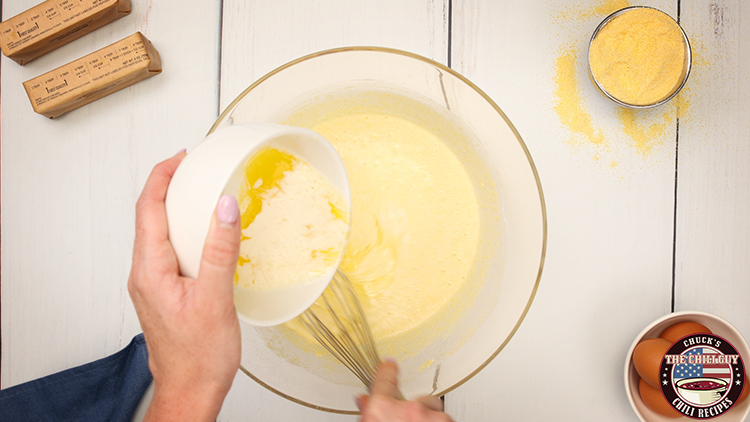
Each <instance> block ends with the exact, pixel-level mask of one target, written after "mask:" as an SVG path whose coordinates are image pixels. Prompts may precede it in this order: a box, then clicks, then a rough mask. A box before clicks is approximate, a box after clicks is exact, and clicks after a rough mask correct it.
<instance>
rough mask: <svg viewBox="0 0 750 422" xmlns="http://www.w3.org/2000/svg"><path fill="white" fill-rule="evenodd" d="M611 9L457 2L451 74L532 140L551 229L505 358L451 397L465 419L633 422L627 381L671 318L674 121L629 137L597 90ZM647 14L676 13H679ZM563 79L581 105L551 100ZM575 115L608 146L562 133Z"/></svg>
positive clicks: (662, 118) (657, 116)
mask: <svg viewBox="0 0 750 422" xmlns="http://www.w3.org/2000/svg"><path fill="white" fill-rule="evenodd" d="M608 3H611V2H604V1H586V2H581V3H580V4H577V5H574V4H573V3H571V2H566V1H546V2H515V1H505V2H497V1H492V0H466V1H454V2H453V7H454V10H453V25H452V28H453V33H452V39H453V40H454V44H453V45H452V51H453V58H452V63H453V67H454V68H455V69H456V70H457V71H458V72H460V73H462V74H464V75H465V76H467V77H468V78H469V79H471V80H472V81H473V82H475V83H476V84H477V85H479V86H480V87H481V88H482V89H484V90H485V91H486V92H487V93H488V94H489V95H490V96H491V97H492V98H493V99H494V100H495V102H497V104H498V105H499V106H500V107H501V108H502V109H503V110H504V111H505V113H507V115H508V117H509V118H510V120H511V121H512V122H513V123H514V124H515V126H516V128H517V129H518V131H519V132H520V134H521V136H522V137H523V138H524V140H525V142H526V144H527V146H528V148H529V150H530V152H531V155H532V157H533V159H534V161H535V163H536V166H537V169H538V171H539V175H540V178H541V182H542V187H543V189H544V195H545V200H546V204H547V218H548V225H549V239H548V240H549V242H548V246H547V259H546V262H545V267H544V273H543V275H542V279H541V283H540V286H539V290H538V292H537V296H536V299H535V300H534V303H533V304H532V307H531V310H530V312H529V314H528V315H527V317H526V320H525V321H524V322H523V324H522V325H521V327H520V329H519V331H518V332H517V333H516V335H515V336H514V338H513V339H512V340H511V341H510V343H509V344H508V346H507V347H506V348H505V349H504V350H503V351H502V352H501V353H500V354H499V355H498V357H497V358H496V359H495V360H494V361H493V362H492V363H491V364H490V365H488V366H487V367H486V368H485V369H483V370H482V371H481V372H480V373H479V374H478V375H477V376H475V377H474V378H473V379H471V380H470V381H468V382H467V383H466V384H464V385H463V386H461V387H459V388H458V389H457V390H455V391H454V392H451V393H450V394H449V395H448V397H447V400H446V404H447V411H448V412H449V413H450V414H451V415H452V416H453V417H454V418H455V419H456V420H467V421H470V420H471V421H490V420H498V419H502V420H524V421H552V420H555V421H562V420H565V421H582V420H604V419H606V420H608V421H632V420H635V419H636V418H635V415H634V414H633V412H632V410H631V409H630V405H629V403H628V401H627V398H626V396H625V391H624V387H623V377H622V371H623V366H624V359H625V354H626V352H627V350H628V348H629V346H630V344H631V342H632V341H633V339H634V337H635V336H636V335H637V334H638V332H639V331H640V330H641V329H642V328H643V327H644V326H645V325H647V324H648V323H649V322H650V321H652V320H653V319H655V318H657V317H659V316H661V315H663V314H666V313H668V312H669V311H670V306H671V303H670V301H671V278H672V275H671V262H672V225H673V210H674V180H675V177H674V171H675V116H676V115H675V114H674V109H673V108H674V106H673V105H672V106H670V107H672V109H670V108H665V109H662V110H658V111H655V112H646V113H637V115H635V123H632V124H625V123H623V121H622V119H621V117H620V114H618V107H615V106H614V105H613V104H612V103H610V102H609V101H608V100H607V99H605V98H604V97H603V96H601V95H600V94H599V93H598V92H596V90H595V88H594V87H593V84H591V82H590V81H589V79H588V75H587V70H586V54H585V51H586V46H587V42H588V40H589V38H590V37H591V34H592V32H593V30H594V29H595V28H596V26H597V25H598V24H599V22H600V21H601V20H602V19H603V18H604V17H605V16H606V15H607V14H608V13H609V12H611V11H613V10H608V9H607V7H606V6H607V4H608ZM647 3H648V4H650V5H653V6H656V7H659V8H661V9H663V10H665V11H666V12H667V13H670V14H672V15H674V14H675V13H676V10H675V6H676V4H675V2H671V1H651V2H647ZM566 57H570V58H574V59H575V70H574V72H570V74H566V73H565V72H561V68H564V67H565V65H566V63H567V62H565V61H564V60H561V58H562V59H565V58H566ZM556 78H560V80H559V83H563V84H565V85H566V86H571V85H570V84H574V86H576V87H577V89H578V94H577V95H576V96H577V97H579V98H577V101H573V102H572V103H571V101H569V100H570V98H568V99H567V100H566V99H565V98H561V96H560V95H558V94H556V93H557V92H558V89H559V86H558V82H556ZM566 96H567V97H569V96H570V95H563V96H562V97H566ZM576 104H577V105H579V106H580V107H581V110H580V113H577V114H580V115H579V116H577V117H580V118H583V117H586V116H588V117H589V118H590V122H591V125H592V126H593V128H594V129H595V130H596V131H598V132H599V133H600V134H601V139H598V140H597V141H596V142H594V140H595V139H594V137H592V136H588V135H585V134H583V133H581V132H577V131H576V130H572V129H571V126H572V127H573V128H575V127H577V126H576V125H575V124H571V125H565V124H564V123H563V121H562V119H561V117H560V115H561V113H562V114H564V113H566V112H567V111H569V110H565V108H569V107H570V106H572V105H576ZM670 113H671V114H670ZM651 125H657V126H658V127H660V128H661V131H657V132H655V133H654V134H652V135H653V136H650V137H648V139H646V140H647V142H646V143H643V142H642V143H640V144H639V143H638V142H636V139H635V138H634V137H633V136H631V135H629V133H636V135H637V134H640V133H642V132H643V130H642V129H643V128H647V127H649V126H651ZM636 126H637V127H636ZM628 130H631V132H628ZM641 141H644V139H641ZM603 415H606V416H603Z"/></svg>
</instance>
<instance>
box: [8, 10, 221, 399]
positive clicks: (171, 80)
mask: <svg viewBox="0 0 750 422" xmlns="http://www.w3.org/2000/svg"><path fill="white" fill-rule="evenodd" d="M38 2H39V1H38V0H17V1H13V2H4V3H3V16H5V17H9V16H13V15H15V14H17V13H19V12H21V11H23V10H26V9H27V8H29V7H31V6H33V5H35V4H36V3H38ZM132 10H133V12H132V14H131V15H129V16H126V17H124V18H122V19H120V20H118V21H117V22H114V23H112V24H110V25H108V26H106V27H104V28H102V29H99V30H98V31H96V32H94V33H92V34H89V35H86V36H85V37H83V38H81V39H79V40H77V41H74V42H73V43H71V44H68V45H66V46H64V47H62V48H60V49H58V50H56V51H54V52H52V53H50V54H48V55H46V56H44V57H42V58H40V59H37V60H36V61H34V62H32V63H30V64H28V65H27V66H24V67H20V66H18V65H17V64H16V63H15V62H12V61H10V60H8V59H7V58H5V57H3V58H2V177H1V180H2V217H3V218H2V345H3V353H2V387H9V386H12V385H15V384H18V383H21V382H24V381H28V380H30V379H34V378H38V377H40V376H44V375H47V374H50V373H53V372H56V371H59V370H62V369H66V368H68V367H72V366H76V365H79V364H83V363H86V362H89V361H92V360H94V359H98V358H101V357H104V356H105V355H108V354H111V353H113V352H115V351H117V350H119V349H121V348H122V347H124V346H125V345H126V344H128V343H129V341H130V339H131V338H132V337H133V336H134V335H135V334H137V333H138V332H139V331H140V327H139V324H138V321H137V318H136V316H135V312H134V310H133V307H132V304H131V301H130V298H129V297H128V293H127V288H126V283H127V277H128V273H129V270H130V261H131V256H132V242H133V233H134V206H135V201H136V199H137V196H138V195H139V194H140V191H141V188H142V186H143V184H144V182H145V180H146V177H147V176H148V174H149V173H150V171H151V168H152V167H153V166H154V165H155V164H156V163H157V162H159V161H161V160H162V159H165V158H167V157H169V156H171V155H172V154H174V153H175V152H177V151H178V150H179V149H180V148H182V147H191V146H192V145H194V144H195V143H196V142H197V141H199V140H200V139H202V138H203V136H204V135H205V133H206V131H207V130H208V128H209V127H210V126H211V124H212V123H213V121H214V119H215V118H216V115H217V108H218V54H219V52H218V37H219V31H218V28H219V21H220V5H219V4H218V3H216V2H192V4H191V5H190V6H186V5H185V4H183V3H180V2H177V1H161V2H159V1H149V0H133V1H132ZM135 31H141V32H142V33H143V34H144V35H146V37H148V38H149V39H150V40H151V41H152V42H153V43H154V46H155V47H156V49H157V50H158V51H159V52H160V54H161V58H162V65H163V73H162V74H161V75H158V76H155V77H153V78H150V79H148V80H146V81H144V82H141V83H138V84H136V85H134V86H132V87H130V88H127V89H125V90H123V91H120V92H118V93H115V94H113V95H111V96H109V97H106V98H104V99H101V100H99V101H97V102H96V103H94V104H91V105H88V106H86V107H84V108H81V109H78V110H76V111H73V112H71V113H69V114H67V115H64V116H62V117H60V118H59V119H56V120H48V119H46V118H44V117H42V116H39V115H37V114H35V113H34V112H33V111H32V109H31V106H30V104H29V101H28V98H27V97H26V94H25V92H24V90H23V87H22V85H21V82H22V81H25V80H27V79H30V78H32V77H35V76H37V75H39V74H42V73H45V72H47V71H49V70H52V69H54V68H55V67H57V66H60V65H62V64H64V63H67V62H69V61H72V60H74V59H77V58H78V57H81V56H84V55H85V54H88V53H90V52H93V51H95V50H97V49H99V48H101V47H104V46H106V45H108V44H111V43H113V42H115V41H117V40H119V39H122V38H124V37H126V36H128V35H130V34H132V33H134V32H135Z"/></svg>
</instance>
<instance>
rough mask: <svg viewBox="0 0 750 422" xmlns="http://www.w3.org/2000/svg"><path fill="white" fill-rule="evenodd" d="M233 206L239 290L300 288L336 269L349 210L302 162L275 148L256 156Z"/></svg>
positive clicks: (344, 239)
mask: <svg viewBox="0 0 750 422" xmlns="http://www.w3.org/2000/svg"><path fill="white" fill-rule="evenodd" d="M237 202H238V203H239V206H240V212H241V221H242V222H241V227H242V241H241V243H240V256H239V260H238V263H237V271H236V273H235V284H237V285H238V286H241V287H245V288H249V289H254V290H269V289H278V288H280V287H284V286H287V285H294V284H304V283H306V282H309V281H312V280H314V279H316V277H318V276H320V275H322V274H324V273H326V272H327V271H329V270H330V269H331V266H332V265H335V264H336V262H337V260H338V257H339V255H340V253H341V249H342V247H343V246H344V245H345V242H346V235H347V232H348V229H349V228H348V224H347V221H348V216H347V215H346V212H345V211H344V210H345V209H347V208H346V207H345V202H344V199H343V197H342V195H341V192H339V191H338V190H337V189H336V187H334V186H333V185H332V184H331V182H330V181H328V180H327V179H326V178H325V176H323V175H322V174H321V173H320V172H318V171H317V170H316V169H314V168H312V166H310V164H308V163H307V162H306V161H304V160H302V159H301V158H299V157H296V156H293V155H292V154H290V153H288V152H285V151H282V150H279V149H276V148H270V147H266V148H264V149H262V150H260V151H258V152H257V153H255V154H254V155H253V156H252V157H250V158H249V159H248V161H247V163H246V164H245V169H244V177H243V180H242V182H241V184H240V189H239V193H238V195H237Z"/></svg>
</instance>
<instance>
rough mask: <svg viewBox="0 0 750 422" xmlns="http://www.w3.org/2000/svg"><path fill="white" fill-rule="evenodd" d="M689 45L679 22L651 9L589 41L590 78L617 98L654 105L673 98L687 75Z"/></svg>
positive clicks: (623, 18) (629, 15)
mask: <svg viewBox="0 0 750 422" xmlns="http://www.w3.org/2000/svg"><path fill="white" fill-rule="evenodd" d="M685 50H686V49H685V41H684V39H683V36H682V32H681V30H680V27H679V26H678V25H677V23H676V22H675V21H674V20H673V19H672V18H670V17H669V16H668V15H666V14H665V13H663V12H661V11H658V10H655V9H651V8H645V7H644V8H634V9H630V10H627V11H625V12H624V13H622V14H621V15H618V16H616V17H615V18H613V19H612V20H611V21H610V22H608V23H607V24H606V25H604V27H602V28H601V30H600V31H599V32H598V34H597V35H596V37H595V38H594V39H593V41H592V42H591V47H590V50H589V64H590V66H591V74H592V76H593V77H594V78H595V79H596V80H597V81H598V82H599V84H600V85H601V87H602V88H603V89H604V90H605V91H607V92H608V93H609V94H610V95H612V96H613V97H615V98H617V99H618V100H620V101H622V102H624V103H627V104H633V105H650V104H654V103H657V102H659V101H661V100H663V99H665V98H667V97H668V96H669V95H671V94H672V93H673V92H674V91H675V90H677V88H678V87H679V86H680V84H681V83H682V79H683V77H684V74H685V64H686V63H685Z"/></svg>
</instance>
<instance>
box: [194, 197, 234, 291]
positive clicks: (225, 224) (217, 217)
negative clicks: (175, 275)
mask: <svg viewBox="0 0 750 422" xmlns="http://www.w3.org/2000/svg"><path fill="white" fill-rule="evenodd" d="M239 214H240V211H239V208H238V206H237V199H235V197H233V196H232V195H224V196H222V197H221V198H220V199H219V203H218V205H217V206H216V212H215V213H214V218H213V219H212V221H211V227H210V228H209V230H208V236H206V242H205V244H204V245H203V257H202V258H201V264H200V268H199V269H198V280H199V283H198V286H202V287H199V288H204V287H205V288H206V289H207V294H208V295H221V296H223V295H226V296H227V297H228V298H229V300H231V297H232V293H231V292H232V279H233V278H234V272H235V269H236V268H237V257H238V255H239V252H240V219H239Z"/></svg>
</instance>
